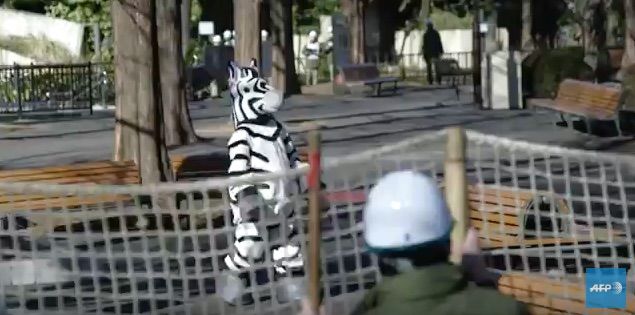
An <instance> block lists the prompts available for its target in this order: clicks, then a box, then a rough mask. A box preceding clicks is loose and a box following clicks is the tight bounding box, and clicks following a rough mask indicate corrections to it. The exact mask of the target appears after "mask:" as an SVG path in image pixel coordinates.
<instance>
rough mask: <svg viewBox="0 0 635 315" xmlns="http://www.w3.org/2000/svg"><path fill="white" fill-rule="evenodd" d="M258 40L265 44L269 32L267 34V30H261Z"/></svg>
mask: <svg viewBox="0 0 635 315" xmlns="http://www.w3.org/2000/svg"><path fill="white" fill-rule="evenodd" d="M260 39H261V40H262V41H263V42H266V41H267V39H269V32H267V30H261V31H260Z"/></svg>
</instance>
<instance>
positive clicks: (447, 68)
mask: <svg viewBox="0 0 635 315" xmlns="http://www.w3.org/2000/svg"><path fill="white" fill-rule="evenodd" d="M434 69H435V71H436V75H437V76H438V77H439V79H440V80H443V78H445V77H450V88H453V89H454V90H455V91H456V98H457V99H458V98H459V84H458V83H459V81H458V78H459V77H462V78H463V81H462V82H463V84H465V82H466V79H465V78H466V77H467V76H468V75H471V74H472V70H471V69H462V68H461V67H460V66H459V62H458V61H457V60H456V59H450V58H447V59H446V58H444V59H439V60H437V61H435V64H434Z"/></svg>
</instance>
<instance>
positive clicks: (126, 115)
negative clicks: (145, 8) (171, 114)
mask: <svg viewBox="0 0 635 315" xmlns="http://www.w3.org/2000/svg"><path fill="white" fill-rule="evenodd" d="M111 5H112V6H111V14H112V19H113V23H112V25H113V35H114V63H115V73H116V75H115V105H116V108H117V109H116V112H115V121H116V124H115V152H114V160H115V161H131V160H132V161H135V163H137V164H138V163H139V155H138V152H139V138H138V134H137V129H138V126H137V121H138V117H137V115H138V113H137V91H138V90H139V89H138V83H139V81H138V72H137V62H136V60H137V59H136V57H135V53H136V44H137V33H138V32H139V30H138V29H137V26H136V25H135V21H134V19H135V18H134V17H135V14H136V5H135V0H117V1H113V2H112V3H111Z"/></svg>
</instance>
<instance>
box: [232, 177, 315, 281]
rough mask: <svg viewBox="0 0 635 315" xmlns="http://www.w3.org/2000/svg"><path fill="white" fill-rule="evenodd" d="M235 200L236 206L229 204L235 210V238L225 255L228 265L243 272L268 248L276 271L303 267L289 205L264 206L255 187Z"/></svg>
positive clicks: (297, 236) (292, 212)
mask: <svg viewBox="0 0 635 315" xmlns="http://www.w3.org/2000/svg"><path fill="white" fill-rule="evenodd" d="M238 200H239V202H238V204H237V206H235V207H234V206H233V207H232V208H233V209H232V210H235V211H233V214H234V222H235V224H236V226H235V230H234V238H235V241H234V244H233V246H232V250H231V252H230V254H229V255H227V256H226V257H225V264H226V265H227V267H228V268H229V269H231V270H234V271H238V272H240V271H243V270H244V269H245V268H249V267H251V266H252V265H253V264H258V263H263V262H264V259H265V251H266V250H270V251H271V259H272V261H273V263H274V268H275V271H276V273H278V274H286V273H287V272H288V271H289V270H294V269H298V268H302V267H303V263H304V262H303V259H302V258H303V257H302V251H301V247H300V239H299V238H300V234H299V233H298V232H299V231H298V229H297V224H295V223H294V222H292V220H293V216H294V211H293V209H292V207H291V204H287V205H284V204H283V205H282V206H278V207H276V208H278V209H276V208H274V209H271V208H270V207H267V206H265V205H264V202H263V200H262V199H261V198H259V196H258V193H257V191H256V189H255V188H247V189H245V190H244V191H242V192H241V193H240V196H239V197H238ZM236 210H237V211H236ZM264 233H266V238H265V234H264ZM265 240H267V242H265ZM267 244H272V245H270V246H268V245H267Z"/></svg>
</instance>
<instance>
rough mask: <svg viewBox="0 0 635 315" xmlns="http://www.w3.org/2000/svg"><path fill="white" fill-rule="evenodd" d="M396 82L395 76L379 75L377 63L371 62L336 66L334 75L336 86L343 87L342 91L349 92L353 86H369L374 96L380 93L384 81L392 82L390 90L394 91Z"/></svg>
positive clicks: (397, 80)
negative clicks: (336, 71) (335, 74)
mask: <svg viewBox="0 0 635 315" xmlns="http://www.w3.org/2000/svg"><path fill="white" fill-rule="evenodd" d="M398 82H399V79H398V78H395V77H381V76H380V73H379V69H378V68H377V65H375V64H372V63H367V64H359V65H345V66H341V67H338V74H337V76H336V77H335V85H336V87H339V89H343V90H344V91H343V92H344V93H350V92H351V88H354V87H355V86H370V87H371V88H373V91H374V93H375V95H376V96H380V95H381V91H382V90H381V86H382V84H384V83H392V84H393V88H392V91H393V93H396V92H397V83H398Z"/></svg>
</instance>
